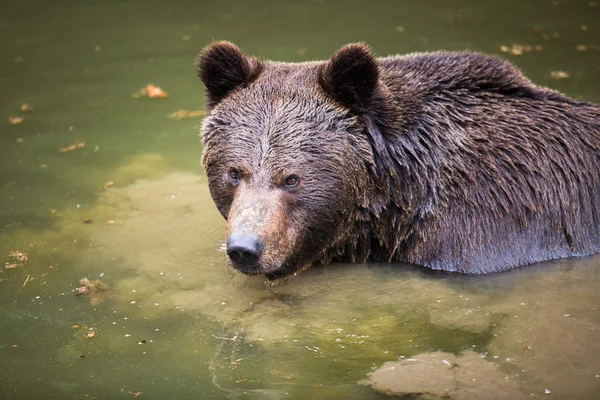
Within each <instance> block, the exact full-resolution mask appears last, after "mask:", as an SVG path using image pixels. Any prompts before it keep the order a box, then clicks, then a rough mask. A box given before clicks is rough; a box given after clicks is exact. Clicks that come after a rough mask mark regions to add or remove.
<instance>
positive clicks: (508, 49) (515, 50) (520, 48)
mask: <svg viewBox="0 0 600 400" xmlns="http://www.w3.org/2000/svg"><path fill="white" fill-rule="evenodd" d="M542 49H543V47H542V46H540V45H535V46H531V45H522V44H514V43H513V44H512V45H511V46H505V45H502V46H500V51H501V52H503V53H510V54H512V55H514V56H520V55H523V54H525V53H531V52H533V51H540V50H542Z"/></svg>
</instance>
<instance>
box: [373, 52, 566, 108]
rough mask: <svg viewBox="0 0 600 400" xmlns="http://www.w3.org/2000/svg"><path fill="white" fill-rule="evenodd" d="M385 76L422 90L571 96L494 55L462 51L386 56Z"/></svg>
mask: <svg viewBox="0 0 600 400" xmlns="http://www.w3.org/2000/svg"><path fill="white" fill-rule="evenodd" d="M380 67H381V69H382V72H383V74H382V75H383V77H384V79H385V80H386V81H387V83H388V84H389V85H392V86H395V85H398V86H406V85H409V86H412V88H413V90H414V89H418V90H419V91H423V92H425V91H427V92H431V91H435V92H437V91H468V92H493V93H497V94H503V95H514V96H518V97H530V98H535V99H542V98H543V99H546V100H555V101H568V100H569V99H568V98H566V97H564V96H562V95H560V94H559V93H558V92H555V91H553V90H550V89H545V88H540V87H538V86H536V85H534V84H533V83H532V82H531V81H530V80H529V79H528V78H527V77H526V76H525V75H524V74H523V73H522V72H521V71H520V70H519V69H518V68H517V67H515V66H514V65H512V64H511V63H510V62H508V61H506V60H504V59H502V58H500V57H497V56H493V55H488V54H482V53H475V52H470V51H462V52H446V51H440V52H431V53H414V54H408V55H405V56H393V57H387V58H383V59H381V61H380Z"/></svg>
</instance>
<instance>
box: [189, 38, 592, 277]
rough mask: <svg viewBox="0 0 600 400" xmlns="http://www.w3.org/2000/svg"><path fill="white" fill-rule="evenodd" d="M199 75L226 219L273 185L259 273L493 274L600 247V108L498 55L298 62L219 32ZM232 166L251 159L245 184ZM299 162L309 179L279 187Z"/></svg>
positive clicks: (217, 194)
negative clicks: (364, 267)
mask: <svg viewBox="0 0 600 400" xmlns="http://www.w3.org/2000/svg"><path fill="white" fill-rule="evenodd" d="M231 60H234V61H233V62H232V61H231ZM236 63H237V64H238V66H237V67H232V65H235V64H236ZM199 75H200V77H201V79H202V80H203V82H204V83H205V84H206V86H207V93H208V103H207V104H208V109H209V115H208V117H207V118H206V120H205V121H204V124H203V128H202V132H203V139H204V143H205V151H204V156H203V161H204V166H205V169H206V172H207V175H208V177H209V184H210V189H211V194H212V196H213V199H214V200H215V203H216V204H217V207H218V208H219V210H220V211H221V213H222V214H223V216H224V217H225V218H228V217H229V216H230V215H233V214H232V213H234V212H235V210H234V209H232V205H235V206H238V207H253V206H252V204H256V202H255V200H256V199H257V198H260V201H261V202H266V204H269V199H270V198H271V196H275V195H274V194H273V193H277V195H276V197H272V198H273V199H274V200H273V202H274V203H273V204H275V203H276V205H275V206H273V207H272V210H271V211H269V210H267V211H265V212H266V213H267V214H268V213H269V212H272V213H273V214H272V215H269V218H272V219H273V221H276V223H274V224H273V226H276V227H277V229H275V230H271V232H270V235H271V236H274V237H273V238H271V240H270V241H269V243H268V246H269V249H268V250H269V251H265V255H266V257H269V258H268V259H269V260H270V261H269V263H268V264H265V265H264V268H263V269H262V270H261V271H260V273H264V274H265V275H266V276H267V277H269V278H270V279H277V278H280V277H285V276H288V275H290V274H293V273H295V272H297V271H299V270H301V269H303V268H306V267H307V266H309V265H310V264H311V263H313V262H316V261H321V262H324V263H328V262H330V261H332V260H344V261H349V262H365V261H369V260H377V261H382V260H383V261H393V260H398V261H406V262H410V263H414V264H418V265H423V266H426V267H429V268H432V269H439V270H445V271H456V272H465V273H489V272H499V271H505V270H509V269H512V268H515V267H518V266H523V265H527V264H531V263H535V262H539V261H544V260H552V259H558V258H566V257H578V256H586V255H590V254H594V253H598V252H599V251H600V232H599V231H600V209H599V207H600V178H599V176H600V106H598V105H595V104H590V103H585V102H579V101H576V100H573V99H570V98H568V97H566V96H563V95H561V94H559V93H557V92H554V91H551V90H549V89H545V88H541V87H538V86H535V85H534V84H532V83H531V82H530V81H529V80H528V79H527V78H525V77H524V76H523V75H522V73H521V72H520V71H519V70H517V69H516V68H515V67H514V66H512V65H511V64H509V63H508V62H506V61H504V60H501V59H499V58H496V57H493V56H488V55H483V54H477V53H469V52H460V53H448V52H436V53H425V54H412V55H407V56H396V57H388V58H378V59H377V58H375V57H374V56H373V55H372V53H371V52H370V50H369V49H368V48H367V47H366V46H364V45H361V44H354V45H349V46H346V47H344V48H342V49H341V50H340V51H338V52H337V53H336V54H335V55H334V56H333V57H332V59H330V60H328V61H327V62H312V63H300V64H291V63H276V62H268V61H258V60H255V59H248V58H246V57H245V56H244V55H243V54H242V53H241V52H240V51H239V49H237V47H235V46H233V45H232V44H230V43H223V42H219V43H215V44H213V45H211V46H209V47H208V48H207V49H205V51H204V52H203V53H202V55H201V57H200V59H199ZM230 165H236V166H237V165H240V166H242V168H243V169H245V171H246V172H245V174H246V175H245V176H246V177H247V181H244V183H243V185H244V186H243V187H244V190H243V192H244V193H245V196H244V198H241V197H239V196H237V195H236V193H241V192H242V190H237V189H236V188H231V187H229V186H228V184H227V182H226V181H225V179H224V178H223V175H224V174H225V171H226V168H228V166H230ZM298 170H301V171H302V172H303V176H302V177H301V179H302V183H303V186H302V187H300V188H299V190H298V191H297V192H295V193H283V194H282V193H279V192H277V190H279V189H278V182H279V181H278V180H281V179H283V177H284V176H285V174H286V173H288V172H289V171H298ZM236 190H237V191H236ZM236 196H237V197H236ZM253 197H254V199H253ZM234 199H235V200H234ZM234 208H235V207H234ZM282 210H284V211H282ZM278 213H279V214H278ZM282 213H284V214H282ZM265 215H266V214H265ZM265 215H263V216H262V217H259V218H262V220H264V217H265ZM247 223H248V224H249V227H248V229H253V228H252V225H253V223H252V222H247ZM231 224H235V221H232V218H229V220H228V225H230V226H231ZM273 226H272V227H273ZM288 233H289V235H288ZM276 237H279V238H276ZM282 237H283V239H281V238H282Z"/></svg>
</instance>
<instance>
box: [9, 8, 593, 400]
mask: <svg viewBox="0 0 600 400" xmlns="http://www.w3.org/2000/svg"><path fill="white" fill-rule="evenodd" d="M554 3H558V4H554ZM1 6H2V13H1V14H0V43H1V44H2V47H1V48H2V50H3V51H2V57H1V58H0V68H1V71H2V74H1V75H0V84H1V86H0V87H1V88H2V90H1V92H0V118H1V119H0V152H1V156H2V157H0V198H1V199H2V201H1V202H0V261H2V262H12V261H11V260H10V257H9V253H10V252H11V251H13V250H19V251H22V252H26V253H27V254H28V262H27V263H26V264H25V265H23V266H19V267H17V268H13V269H7V270H4V271H3V272H0V304H2V306H1V307H0V318H1V320H2V324H0V397H2V398H6V399H13V398H14V399H21V398H45V399H82V398H85V396H89V397H90V398H91V397H96V398H98V399H101V398H121V397H122V398H128V397H134V396H136V395H137V396H138V397H140V398H149V399H173V398H194V397H195V398H198V397H200V398H203V399H211V398H212V399H222V398H241V399H246V398H247V399H262V398H273V399H280V398H295V399H304V398H307V397H309V396H310V398H315V399H329V398H345V399H365V398H366V399H369V398H370V399H377V398H380V397H381V398H383V397H384V396H383V395H380V394H378V393H377V392H376V391H374V390H373V389H371V388H369V387H367V386H363V385H360V384H358V382H359V381H360V380H362V379H364V378H365V377H366V375H367V373H369V372H372V371H373V370H375V369H377V368H379V367H381V365H383V364H384V363H385V362H387V361H395V360H399V359H400V360H403V359H407V358H410V357H414V356H418V355H419V354H423V353H430V352H438V351H443V352H449V353H454V354H457V355H459V354H461V353H465V352H467V351H473V352H475V353H477V354H480V355H481V356H482V358H481V360H482V362H486V363H492V364H493V365H496V366H498V370H499V371H500V373H501V374H503V376H505V377H506V379H508V380H511V381H514V383H515V384H516V385H517V387H518V389H519V393H521V394H522V395H523V398H531V395H533V397H534V398H536V397H537V398H542V397H546V396H551V397H555V398H578V399H593V398H596V396H597V393H598V392H599V391H600V361H599V360H600V309H599V307H600V290H599V289H600V258H598V257H591V258H587V259H581V260H568V261H561V262H551V263H543V264H540V265H536V266H531V267H528V268H523V269H520V270H517V271H513V272H510V273H505V274H500V275H493V276H484V277H470V276H456V275H447V274H439V273H432V272H428V271H425V270H423V269H420V268H415V267H411V266H407V265H394V266H389V265H381V264H370V265H343V264H336V265H331V266H328V267H322V266H318V267H315V268H313V269H311V270H309V271H308V272H307V273H305V274H303V275H301V276H299V277H297V278H295V279H293V280H291V281H290V282H288V283H285V284H282V285H279V286H274V287H271V286H268V285H266V284H265V282H264V281H263V279H261V278H260V277H253V278H250V277H245V276H242V275H239V274H237V273H235V272H233V271H230V270H229V269H228V268H227V266H226V263H225V254H224V253H223V251H222V246H223V237H224V227H225V224H224V221H223V219H222V217H221V216H220V215H219V214H218V213H217V211H216V209H215V208H214V205H213V203H212V201H211V199H210V196H209V195H208V189H207V186H206V181H205V179H204V178H203V176H202V171H201V168H200V165H199V157H200V154H201V150H202V149H201V144H200V142H199V138H198V126H199V124H200V122H201V118H189V119H181V120H178V119H171V118H169V116H170V114H172V113H173V112H175V111H178V110H180V109H187V110H192V111H194V110H200V109H202V108H203V106H204V103H203V96H202V87H201V85H200V84H199V83H198V82H197V79H196V78H195V76H194V69H193V65H192V62H193V59H194V57H195V55H196V54H197V53H198V52H199V50H200V49H201V48H202V47H203V46H204V45H206V44H207V43H209V42H210V41H211V40H213V39H228V40H232V41H234V42H235V43H237V44H238V45H239V46H240V47H241V48H242V49H243V50H244V51H246V52H247V53H249V54H255V55H259V56H262V57H265V58H272V59H278V60H286V61H302V60H312V59H324V58H326V57H328V56H329V55H330V54H331V53H332V52H333V51H335V49H336V48H338V47H339V46H341V45H343V44H345V43H347V42H351V41H359V40H362V41H366V42H368V43H369V44H370V45H371V46H372V47H373V49H374V50H375V51H376V52H377V53H378V54H380V55H387V54H393V53H408V52H413V51H426V50H437V49H472V50H477V51H485V52H489V53H496V54H500V55H503V56H505V57H507V58H508V59H510V60H511V61H513V62H514V63H515V64H516V65H518V66H519V67H520V68H522V69H523V70H524V72H525V73H526V75H527V76H529V77H530V78H532V79H533V80H534V81H535V82H536V83H539V84H542V85H546V86H550V87H552V88H555V89H558V90H561V91H563V92H565V93H567V94H568V95H571V96H573V97H578V98H583V99H587V100H589V101H595V102H600V95H599V93H600V40H599V38H600V35H598V32H599V31H600V8H599V7H592V6H590V4H589V2H588V1H570V2H569V1H560V2H547V1H495V2H493V1H488V2H483V1H474V0H473V1H441V0H439V1H431V2H418V1H404V2H389V1H372V2H357V1H354V2H352V1H335V2H334V1H309V2H291V1H284V2H276V1H261V2H252V3H249V2H243V1H225V2H206V3H204V2H192V1H173V2H159V1H104V2H92V1H83V2H82V1H78V2H76V1H72V0H63V1H58V2H53V3H52V4H50V3H49V2H48V3H46V2H34V1H26V0H25V1H20V2H9V1H3V2H2V3H1ZM513 44H516V45H521V46H526V45H530V46H532V47H533V46H536V45H537V46H541V49H540V50H533V51H530V52H527V51H525V52H524V54H520V55H519V54H512V53H519V50H518V49H519V47H518V46H517V47H516V49H517V50H513V49H514V48H515V47H513ZM501 46H507V47H509V52H508V53H506V52H503V51H502V50H501ZM553 71H554V72H556V71H564V72H566V73H568V76H570V77H569V78H566V79H562V80H556V79H553V78H552V72H553ZM149 83H153V84H155V85H158V86H160V87H161V88H162V89H164V90H165V91H166V92H168V94H169V97H168V98H167V99H148V98H144V97H142V98H135V97H134V96H133V94H135V93H136V92H137V91H138V90H139V89H140V88H143V87H145V86H146V85H147V84H149ZM23 104H29V105H30V106H31V108H32V109H31V110H25V111H23V110H22V109H21V107H22V105H23ZM26 108H27V107H26ZM9 117H22V118H23V121H22V122H21V123H19V124H11V123H10V122H9ZM76 143H84V144H85V146H83V147H77V145H76V146H75V148H74V149H73V150H72V151H63V152H61V151H60V149H61V148H67V147H68V146H69V145H73V144H76ZM80 146H81V145H80ZM112 182H114V183H115V185H114V186H113V185H112ZM83 277H87V278H89V279H91V280H96V279H100V280H102V281H103V282H105V283H106V284H107V285H108V286H109V287H110V289H109V290H108V291H106V292H104V293H102V294H100V295H99V296H97V297H92V298H90V297H85V296H75V289H76V288H77V286H78V284H77V283H78V281H79V280H80V279H81V278H83ZM74 325H79V326H90V327H93V328H94V332H95V333H96V335H95V337H93V338H92V339H91V340H90V339H86V338H85V337H84V334H85V333H87V332H90V331H88V330H86V329H85V328H77V329H76V328H73V326H74ZM482 390H483V392H482V393H484V394H485V393H486V391H489V390H490V388H489V386H485V385H482ZM548 392H549V393H548Z"/></svg>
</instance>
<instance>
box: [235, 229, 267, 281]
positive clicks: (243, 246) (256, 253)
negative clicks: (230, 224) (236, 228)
mask: <svg viewBox="0 0 600 400" xmlns="http://www.w3.org/2000/svg"><path fill="white" fill-rule="evenodd" d="M264 248H265V244H264V242H263V241H262V240H260V239H259V237H258V236H257V235H254V234H252V233H233V234H232V235H231V236H230V237H229V240H228V241H227V255H228V256H229V259H230V260H231V263H232V265H233V267H234V268H235V269H237V270H239V271H241V272H244V273H246V274H249V275H254V274H258V273H259V272H260V271H259V260H260V257H261V256H262V253H263V250H264Z"/></svg>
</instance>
